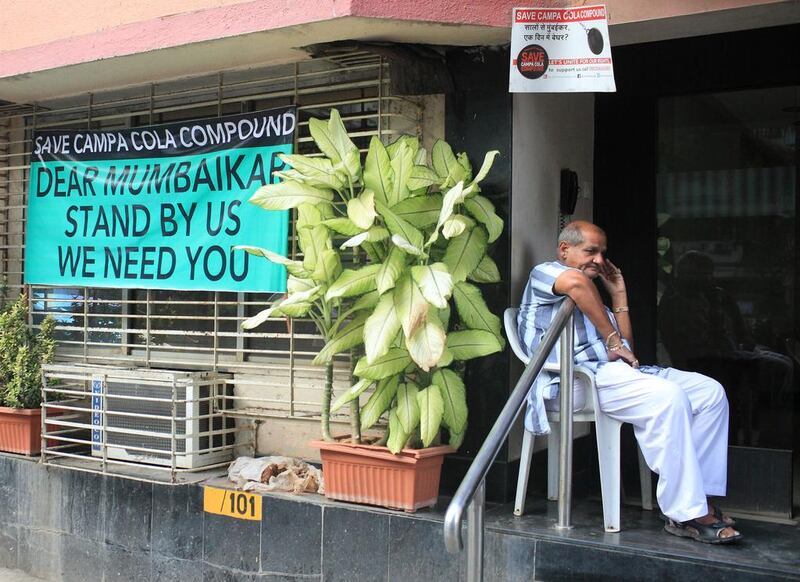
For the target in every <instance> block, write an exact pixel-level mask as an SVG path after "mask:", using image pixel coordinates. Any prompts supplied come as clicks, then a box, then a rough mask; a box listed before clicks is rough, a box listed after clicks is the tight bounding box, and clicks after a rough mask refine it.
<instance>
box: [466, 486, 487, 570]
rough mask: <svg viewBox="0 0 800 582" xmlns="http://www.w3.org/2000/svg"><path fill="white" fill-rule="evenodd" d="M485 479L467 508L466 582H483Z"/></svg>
mask: <svg viewBox="0 0 800 582" xmlns="http://www.w3.org/2000/svg"><path fill="white" fill-rule="evenodd" d="M485 500H486V479H481V482H480V484H479V485H478V487H477V489H475V494H474V495H473V496H472V502H471V503H470V504H469V506H468V507H467V582H483V508H484V501H485Z"/></svg>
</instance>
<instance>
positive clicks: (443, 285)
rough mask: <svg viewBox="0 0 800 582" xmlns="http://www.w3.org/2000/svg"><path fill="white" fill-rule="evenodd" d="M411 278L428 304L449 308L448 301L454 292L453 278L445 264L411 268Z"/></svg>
mask: <svg viewBox="0 0 800 582" xmlns="http://www.w3.org/2000/svg"><path fill="white" fill-rule="evenodd" d="M411 276H412V277H413V278H414V281H416V283H417V285H419V289H420V291H421V292H422V295H423V296H424V297H425V299H427V300H428V303H430V304H431V305H433V306H434V307H438V308H439V309H444V308H446V307H447V300H448V299H449V298H450V294H451V293H452V292H453V278H452V277H451V276H450V273H449V272H448V270H447V266H446V265H445V264H444V263H433V264H432V265H418V266H414V267H411Z"/></svg>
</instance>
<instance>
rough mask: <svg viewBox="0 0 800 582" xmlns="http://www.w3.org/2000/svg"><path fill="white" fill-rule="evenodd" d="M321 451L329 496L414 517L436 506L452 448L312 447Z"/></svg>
mask: <svg viewBox="0 0 800 582" xmlns="http://www.w3.org/2000/svg"><path fill="white" fill-rule="evenodd" d="M311 446H313V447H315V448H318V449H319V450H320V455H321V457H322V473H323V476H324V478H325V496H326V497H329V498H331V499H340V500H342V501H353V502H355V503H365V504H368V505H380V506H382V507H389V508H392V509H404V510H405V511H408V512H413V511H416V510H417V509H420V508H421V507H430V506H432V505H435V504H436V499H437V497H438V496H439V477H440V476H441V472H442V461H443V460H444V455H447V454H449V453H454V452H455V449H453V448H451V447H447V446H440V447H428V448H427V449H403V450H402V451H401V452H400V453H399V454H397V455H393V454H392V453H391V452H390V451H389V449H387V448H386V447H376V446H373V445H354V444H349V443H329V442H325V441H312V442H311Z"/></svg>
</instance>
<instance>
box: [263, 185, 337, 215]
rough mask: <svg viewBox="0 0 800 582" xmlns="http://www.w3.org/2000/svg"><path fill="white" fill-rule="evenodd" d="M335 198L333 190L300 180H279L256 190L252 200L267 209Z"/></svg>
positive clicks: (325, 201)
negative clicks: (316, 186)
mask: <svg viewBox="0 0 800 582" xmlns="http://www.w3.org/2000/svg"><path fill="white" fill-rule="evenodd" d="M332 200H333V191H332V190H329V189H326V188H315V187H314V186H309V185H307V184H301V183H300V182H278V183H277V184H267V185H266V186H261V188H259V189H258V190H256V192H255V194H253V195H252V196H251V197H250V202H252V203H253V204H255V205H256V206H260V207H261V208H265V209H266V210H289V209H290V208H296V207H297V206H299V205H300V204H304V203H309V204H320V203H328V202H331V201H332Z"/></svg>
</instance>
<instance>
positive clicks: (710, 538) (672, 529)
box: [664, 518, 744, 544]
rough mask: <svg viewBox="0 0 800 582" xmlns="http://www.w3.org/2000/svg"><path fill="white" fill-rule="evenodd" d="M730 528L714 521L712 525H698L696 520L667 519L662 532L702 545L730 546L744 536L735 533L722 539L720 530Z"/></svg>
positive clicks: (723, 523)
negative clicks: (689, 539)
mask: <svg viewBox="0 0 800 582" xmlns="http://www.w3.org/2000/svg"><path fill="white" fill-rule="evenodd" d="M728 527H730V526H729V525H728V524H726V523H725V522H724V521H719V520H717V521H715V522H714V523H708V524H706V523H700V522H699V521H697V520H696V519H690V520H687V521H675V520H674V519H669V518H667V524H666V525H665V526H664V531H666V532H667V533H671V534H672V535H674V536H678V537H681V538H691V539H693V540H695V541H698V542H702V543H704V544H731V543H733V542H737V541H739V540H741V539H742V538H743V537H744V536H742V534H740V533H738V532H737V533H736V535H734V536H730V537H727V538H723V537H721V536H722V530H724V529H725V528H728Z"/></svg>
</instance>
